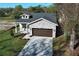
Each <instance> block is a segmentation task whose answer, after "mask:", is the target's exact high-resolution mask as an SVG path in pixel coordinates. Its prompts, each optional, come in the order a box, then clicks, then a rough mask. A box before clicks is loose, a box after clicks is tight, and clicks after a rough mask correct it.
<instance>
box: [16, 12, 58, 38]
mask: <svg viewBox="0 0 79 59" xmlns="http://www.w3.org/2000/svg"><path fill="white" fill-rule="evenodd" d="M16 25H19V27H18V28H17V27H16V28H15V33H18V32H20V33H26V36H29V37H30V36H41V37H53V38H55V36H56V26H58V24H57V19H56V14H54V13H28V12H25V13H23V14H22V15H21V18H20V19H17V20H16Z"/></svg>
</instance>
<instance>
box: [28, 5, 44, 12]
mask: <svg viewBox="0 0 79 59" xmlns="http://www.w3.org/2000/svg"><path fill="white" fill-rule="evenodd" d="M27 11H29V12H35V13H38V12H44V10H43V7H42V6H41V5H38V6H34V7H32V6H31V7H29V8H28V9H27Z"/></svg>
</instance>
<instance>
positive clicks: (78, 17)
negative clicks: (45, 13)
mask: <svg viewBox="0 0 79 59" xmlns="http://www.w3.org/2000/svg"><path fill="white" fill-rule="evenodd" d="M56 5H57V8H58V13H59V17H60V18H61V26H62V28H63V31H64V34H65V35H66V38H67V37H68V36H67V35H69V37H70V38H69V39H70V44H69V48H70V50H71V51H72V55H73V51H74V45H75V42H76V41H77V40H78V39H76V34H77V31H76V30H75V29H78V27H77V28H76V25H77V24H79V4H78V3H76V4H72V3H71V4H65V3H64V4H56ZM67 39H68V38H67Z"/></svg>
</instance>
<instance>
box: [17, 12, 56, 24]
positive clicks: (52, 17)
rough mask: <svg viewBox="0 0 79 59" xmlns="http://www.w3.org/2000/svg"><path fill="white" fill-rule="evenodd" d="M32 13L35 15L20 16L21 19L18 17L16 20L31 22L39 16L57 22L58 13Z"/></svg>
mask: <svg viewBox="0 0 79 59" xmlns="http://www.w3.org/2000/svg"><path fill="white" fill-rule="evenodd" d="M31 15H32V16H33V18H30V19H21V18H20V19H17V20H16V22H29V23H30V22H32V21H34V20H37V19H39V18H44V19H47V20H49V21H51V22H54V23H56V24H57V19H56V14H54V13H31Z"/></svg>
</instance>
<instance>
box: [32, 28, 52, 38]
mask: <svg viewBox="0 0 79 59" xmlns="http://www.w3.org/2000/svg"><path fill="white" fill-rule="evenodd" d="M32 35H33V36H45V37H52V29H37V28H33V29H32Z"/></svg>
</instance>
